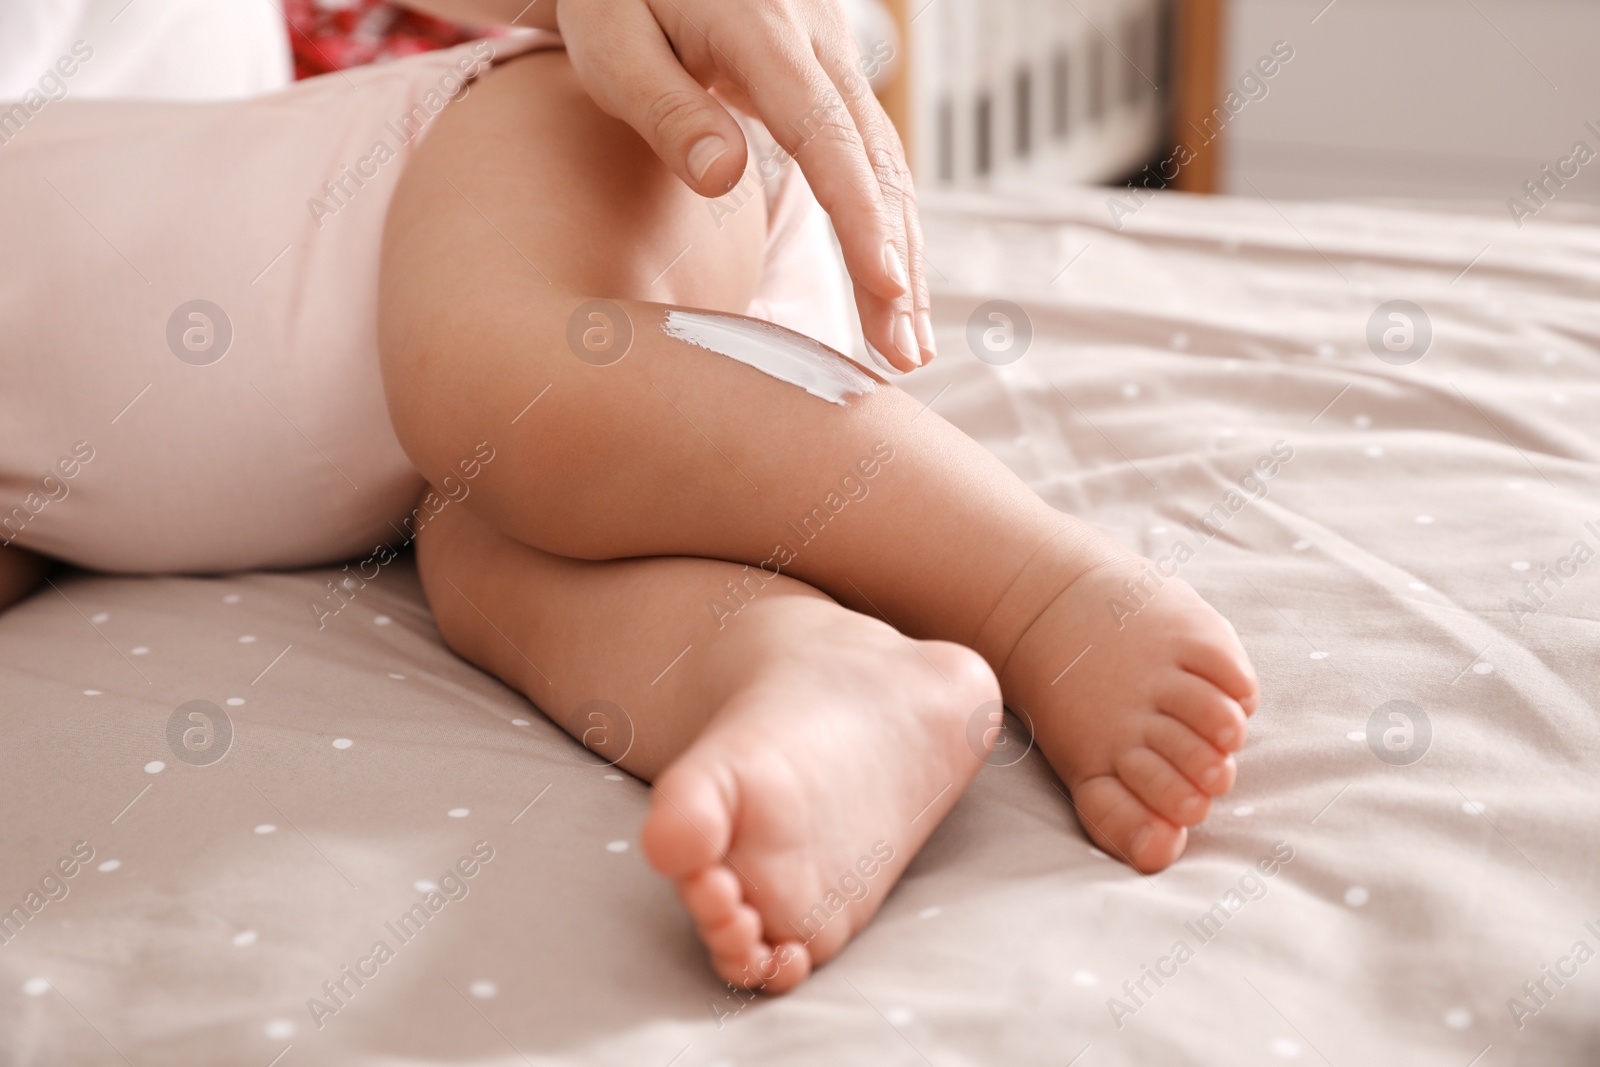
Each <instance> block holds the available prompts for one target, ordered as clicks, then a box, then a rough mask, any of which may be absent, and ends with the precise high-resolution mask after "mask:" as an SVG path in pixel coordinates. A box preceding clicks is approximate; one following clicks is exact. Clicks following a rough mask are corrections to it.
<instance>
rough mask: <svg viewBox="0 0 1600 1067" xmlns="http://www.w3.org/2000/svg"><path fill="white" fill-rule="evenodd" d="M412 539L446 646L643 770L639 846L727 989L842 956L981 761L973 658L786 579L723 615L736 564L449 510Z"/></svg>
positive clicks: (602, 751)
mask: <svg viewBox="0 0 1600 1067" xmlns="http://www.w3.org/2000/svg"><path fill="white" fill-rule="evenodd" d="M417 552H418V561H419V565H420V569H421V573H422V579H423V585H424V588H425V589H426V591H427V594H428V602H429V604H430V605H432V607H433V610H434V614H435V616H436V617H437V619H438V622H439V627H440V630H441V631H442V632H443V634H444V636H445V639H446V641H448V642H449V644H450V646H451V647H452V648H454V649H455V650H456V651H457V652H459V653H460V654H461V655H462V656H464V657H466V658H467V659H469V660H471V661H472V662H473V663H476V664H478V665H479V666H481V667H483V668H485V669H486V670H489V671H491V672H492V673H494V674H496V675H498V676H499V677H500V678H502V679H504V680H505V681H506V682H508V683H509V684H511V685H513V686H515V687H516V688H518V689H520V690H522V692H524V693H526V694H527V695H528V696H529V697H530V698H531V699H533V700H534V701H535V703H537V704H538V705H539V707H540V708H541V709H543V710H544V711H545V713H546V714H548V715H549V716H550V717H551V718H552V719H553V720H555V721H556V722H557V723H559V724H560V725H561V726H562V727H563V728H565V729H566V730H567V732H569V733H570V734H572V735H573V736H574V737H576V738H578V739H579V740H580V741H582V742H584V743H585V744H587V745H589V747H590V748H592V749H593V750H594V751H595V752H596V753H597V754H599V755H600V756H601V757H602V758H604V759H607V760H610V761H612V762H615V763H617V764H618V765H619V766H621V767H623V768H625V769H627V770H630V771H632V772H633V773H635V774H637V775H639V776H640V777H642V778H645V779H647V780H650V781H654V782H655V785H656V788H655V790H654V796H653V806H652V809H651V813H650V817H649V819H648V820H647V821H646V823H645V827H644V834H643V838H644V846H645V854H646V856H647V857H648V858H649V860H650V862H651V864H652V865H653V866H654V867H655V868H656V869H657V870H658V871H660V872H661V873H662V874H664V875H666V876H667V877H669V878H671V879H672V880H673V881H674V882H675V883H676V885H677V887H678V892H679V895H680V896H681V897H682V898H683V901H684V903H685V905H687V907H688V909H689V911H690V913H691V914H692V915H693V917H694V919H695V923H696V925H697V927H698V928H699V931H700V936H701V939H702V940H703V941H704V942H705V944H706V947H707V948H708V950H709V951H710V953H711V959H712V965H713V967H714V968H715V969H716V971H717V973H718V974H719V975H720V976H721V977H722V978H724V979H725V980H727V981H729V982H733V983H735V984H737V985H741V986H760V987H762V988H766V989H768V990H769V991H772V992H781V991H783V990H785V989H788V988H791V987H792V986H793V985H794V984H795V983H797V982H799V981H800V980H801V979H803V978H804V977H805V976H806V975H807V974H808V973H809V971H810V970H811V968H812V966H814V965H817V964H821V963H823V962H826V961H827V960H828V959H829V958H830V957H831V956H833V955H834V954H836V953H837V952H838V951H839V950H840V949H841V948H842V947H843V946H844V945H845V943H846V942H847V941H848V940H849V939H850V937H852V936H853V935H854V934H855V933H856V932H857V931H858V930H860V929H861V927H862V926H863V925H865V923H866V922H867V921H868V920H869V919H870V918H871V917H872V915H873V914H874V913H875V912H876V911H877V910H878V907H879V906H880V905H881V904H882V903H883V899H884V897H885V895H886V894H887V893H888V892H889V889H890V887H891V886H893V885H894V883H895V880H896V879H898V878H899V877H900V874H901V873H902V872H903V871H904V870H905V868H906V865H907V864H908V863H909V862H910V861H911V857H912V856H914V855H915V854H916V852H917V850H918V849H919V848H921V847H922V843H923V842H924V841H925V840H926V839H927V837H928V835H929V834H930V833H931V832H932V830H933V828H934V827H935V826H937V825H938V824H939V822H940V821H941V820H942V819H943V818H944V816H945V813H946V812H948V811H949V810H950V808H951V806H952V805H954V803H955V801H956V799H957V798H958V797H959V796H960V795H961V793H962V792H963V791H964V790H965V789H966V786H967V784H968V783H969V782H970V781H971V780H972V777H973V775H974V774H975V773H976V772H977V770H978V767H979V765H980V764H981V762H982V748H981V747H975V746H974V745H973V744H972V743H971V742H969V740H968V733H967V724H968V723H969V722H970V721H971V720H972V719H973V717H974V716H973V713H974V712H975V711H977V710H978V709H979V708H980V707H983V706H984V705H985V704H986V702H994V701H997V700H998V699H999V686H998V684H997V683H996V682H995V679H994V674H993V672H992V671H990V670H989V668H988V666H987V665H986V664H985V663H984V662H983V660H982V659H980V658H979V657H978V655H977V654H976V653H974V652H972V651H970V650H968V649H965V648H962V647H960V646H958V645H951V644H945V643H942V642H928V641H912V640H911V639H910V638H907V637H904V636H902V635H901V634H899V633H896V632H895V631H894V630H893V629H891V628H890V627H889V626H888V625H887V624H885V623H882V622H879V621H878V620H876V619H869V618H867V617H866V616H864V615H858V614H856V613H855V612H853V611H849V610H847V609H845V608H842V607H840V606H839V605H838V604H836V603H834V602H833V601H831V600H829V599H828V598H827V597H825V596H823V595H822V594H821V593H819V592H817V591H816V590H815V589H813V588H811V587H810V586H808V585H804V584H802V583H800V582H797V581H794V580H793V579H790V578H776V579H772V580H770V581H768V582H767V583H765V584H763V585H762V586H760V587H759V588H746V589H744V590H743V592H744V595H745V597H746V598H747V599H745V600H743V601H736V603H739V604H740V607H739V610H738V611H737V612H734V613H728V612H726V611H724V612H722V613H717V612H713V611H712V610H710V609H709V607H708V605H710V604H713V603H717V602H719V601H725V600H727V598H728V596H729V594H728V586H729V585H730V584H736V583H738V582H740V581H741V579H743V578H744V574H743V568H740V567H738V566H736V565H734V564H730V563H722V562H717V561H714V560H704V559H688V558H654V559H631V560H616V561H607V562H592V561H586V560H572V559H565V558H562V557H559V556H552V555H550V554H548V553H545V552H541V551H539V550H538V549H535V548H529V547H528V546H527V545H524V544H522V543H520V542H518V541H515V540H512V539H511V538H510V537H507V536H506V535H505V534H502V533H499V532H498V531H496V530H495V529H493V528H492V527H491V526H489V525H488V524H487V523H485V522H483V521H482V520H481V519H478V518H477V517H475V516H473V515H472V514H471V513H470V512H469V511H467V510H466V509H464V508H459V507H451V508H446V509H445V510H444V511H442V512H440V514H439V515H438V516H437V517H436V518H435V519H433V520H432V521H431V522H430V523H429V524H428V525H427V526H425V527H424V528H423V530H422V532H421V535H420V536H419V538H418V550H417ZM602 702H603V703H602ZM619 709H620V710H619Z"/></svg>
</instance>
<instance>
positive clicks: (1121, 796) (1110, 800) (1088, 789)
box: [1072, 774, 1189, 874]
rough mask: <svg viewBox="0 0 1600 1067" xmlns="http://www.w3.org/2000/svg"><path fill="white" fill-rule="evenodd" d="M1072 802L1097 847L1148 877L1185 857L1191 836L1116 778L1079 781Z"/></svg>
mask: <svg viewBox="0 0 1600 1067" xmlns="http://www.w3.org/2000/svg"><path fill="white" fill-rule="evenodd" d="M1072 801H1073V803H1074V805H1076V806H1077V809H1078V818H1079V820H1080V821H1081V822H1082V823H1083V827H1084V829H1085V830H1086V831H1087V832H1088V834H1089V836H1090V837H1092V838H1094V841H1095V843H1096V844H1097V845H1099V846H1100V847H1101V848H1103V849H1105V850H1106V851H1107V852H1109V853H1110V854H1111V855H1113V856H1115V857H1116V858H1118V859H1120V860H1122V861H1123V862H1124V863H1127V864H1129V865H1131V866H1133V867H1134V868H1136V869H1138V870H1140V871H1143V872H1144V873H1145V874H1152V873H1154V872H1156V871H1159V870H1161V869H1163V868H1165V867H1167V866H1169V865H1171V863H1172V862H1173V861H1174V860H1176V859H1177V858H1178V857H1179V856H1180V855H1182V854H1183V847H1184V844H1185V843H1186V842H1187V841H1188V834H1189V832H1188V831H1187V830H1185V829H1184V828H1183V827H1181V826H1174V825H1173V824H1172V823H1171V822H1169V821H1168V820H1166V819H1163V818H1162V817H1161V816H1159V815H1157V814H1156V813H1155V812H1153V811H1151V810H1150V809H1149V808H1148V807H1146V806H1145V804H1144V803H1143V802H1142V801H1141V800H1140V799H1139V798H1138V797H1136V796H1135V795H1134V794H1133V793H1132V792H1131V791H1130V790H1129V789H1128V787H1127V786H1126V785H1124V784H1123V783H1122V781H1121V780H1120V779H1119V778H1118V777H1117V776H1115V775H1110V774H1105V775H1099V776H1097V777H1094V778H1087V779H1084V780H1083V781H1080V782H1079V783H1078V784H1077V785H1075V786H1073V788H1072Z"/></svg>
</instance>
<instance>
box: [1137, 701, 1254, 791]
mask: <svg viewBox="0 0 1600 1067" xmlns="http://www.w3.org/2000/svg"><path fill="white" fill-rule="evenodd" d="M1144 740H1145V744H1147V745H1149V746H1150V748H1151V749H1152V750H1153V751H1154V752H1155V753H1156V755H1158V756H1161V757H1162V758H1164V759H1165V760H1166V761H1167V762H1168V763H1170V764H1172V765H1173V766H1174V767H1176V768H1177V769H1178V770H1179V772H1181V773H1182V774H1183V776H1184V777H1185V778H1187V779H1189V781H1190V782H1192V783H1193V784H1194V786H1195V787H1196V788H1197V789H1199V790H1200V791H1201V792H1202V793H1205V794H1207V795H1208V796H1213V797H1220V796H1222V795H1223V794H1224V793H1226V792H1227V791H1228V790H1230V789H1232V788H1233V780H1234V777H1235V775H1236V774H1237V773H1238V766H1237V764H1235V763H1234V761H1233V757H1232V756H1229V755H1227V754H1226V753H1223V752H1219V751H1217V749H1216V747H1215V746H1213V745H1211V744H1210V743H1209V742H1207V741H1206V739H1205V738H1203V737H1201V736H1200V735H1199V734H1197V733H1195V732H1194V731H1193V730H1191V729H1189V728H1188V727H1187V726H1185V725H1184V724H1183V723H1181V722H1179V721H1178V720H1177V719H1174V718H1171V717H1170V716H1167V715H1158V716H1155V717H1154V718H1152V719H1151V721H1150V724H1149V725H1148V726H1147V727H1146V728H1145V734H1144Z"/></svg>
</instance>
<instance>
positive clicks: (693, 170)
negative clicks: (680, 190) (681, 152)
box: [689, 133, 728, 185]
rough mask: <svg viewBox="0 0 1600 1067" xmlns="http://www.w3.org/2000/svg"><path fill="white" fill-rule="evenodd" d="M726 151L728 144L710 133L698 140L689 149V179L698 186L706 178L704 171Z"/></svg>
mask: <svg viewBox="0 0 1600 1067" xmlns="http://www.w3.org/2000/svg"><path fill="white" fill-rule="evenodd" d="M727 151H728V142H727V141H724V140H723V139H722V138H721V137H718V136H717V135H716V134H714V133H711V134H707V135H706V136H704V137H702V138H700V139H699V140H698V141H696V142H695V143H694V147H693V148H691V149H689V177H691V178H693V179H694V180H695V184H696V185H698V184H699V183H700V180H701V179H702V178H704V177H705V176H706V171H708V170H710V169H711V164H713V163H715V162H716V161H717V160H719V159H721V158H722V157H723V154H724V153H726V152H727Z"/></svg>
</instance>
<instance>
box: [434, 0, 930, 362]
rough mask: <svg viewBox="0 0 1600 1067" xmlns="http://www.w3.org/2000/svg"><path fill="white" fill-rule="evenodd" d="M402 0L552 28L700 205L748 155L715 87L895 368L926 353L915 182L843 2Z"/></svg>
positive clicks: (438, 10)
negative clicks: (794, 199) (817, 209)
mask: <svg viewBox="0 0 1600 1067" xmlns="http://www.w3.org/2000/svg"><path fill="white" fill-rule="evenodd" d="M406 2H407V3H408V4H409V6H412V7H415V8H418V9H422V10H426V11H429V12H432V13H434V14H440V15H444V16H446V17H455V18H458V19H463V20H468V21H496V22H500V23H501V24H505V23H507V22H513V21H514V22H515V23H516V24H518V25H523V26H544V27H550V26H551V25H552V24H554V26H555V27H556V28H559V29H560V31H561V34H562V36H563V37H564V38H565V39H566V44H567V54H568V55H569V56H570V57H571V59H572V65H573V68H574V69H575V70H576V71H577V74H578V77H579V79H580V80H581V81H582V82H583V86H584V88H585V89H587V90H588V92H589V95H590V96H592V97H593V98H594V100H595V103H597V104H599V105H600V107H601V108H602V109H604V110H605V111H606V112H608V113H609V114H612V115H615V116H616V117H617V118H619V119H621V120H622V121H624V122H626V123H627V124H628V125H630V126H632V127H633V128H634V129H635V130H637V131H638V132H639V135H640V136H641V137H643V138H644V139H645V140H646V141H647V142H649V144H650V147H651V148H653V149H654V150H655V153H656V155H658V156H660V157H661V159H662V161H663V162H665V163H666V165H667V166H668V167H670V168H672V170H673V172H674V173H676V174H677V175H678V176H679V177H680V178H682V179H683V180H684V181H685V182H686V183H688V185H689V187H690V188H691V189H694V190H696V191H697V192H699V193H700V194H701V195H703V196H721V195H722V194H723V193H725V192H727V191H728V190H729V189H731V188H732V187H733V185H734V184H735V183H737V182H738V181H739V178H740V176H741V175H743V173H744V168H745V163H746V160H747V155H748V146H747V145H746V144H745V139H744V134H743V133H742V132H741V131H740V129H739V124H738V123H737V122H735V121H734V119H733V116H732V115H730V114H729V113H728V112H727V110H726V109H725V108H724V107H723V106H722V104H721V103H719V102H718V100H717V98H716V97H714V96H712V95H711V93H710V92H709V91H708V89H711V88H715V89H716V90H717V91H718V94H719V95H721V96H723V97H725V98H726V99H730V100H734V101H737V102H738V103H739V106H741V107H743V106H745V104H746V103H748V105H749V110H751V111H752V112H753V113H754V114H756V115H757V116H759V117H760V118H761V120H762V121H763V122H765V123H766V125H767V128H768V129H769V130H771V131H772V135H773V137H775V138H776V139H777V141H778V143H779V145H780V146H782V148H783V149H784V151H786V152H788V153H789V154H790V155H792V156H793V157H794V158H795V159H796V160H797V161H798V162H799V164H800V169H801V170H802V171H804V173H805V176H806V179H807V181H809V182H810V184H811V188H812V190H813V191H814V192H815V193H816V195H817V200H818V201H819V202H820V203H821V204H822V207H823V209H824V210H825V211H827V213H828V214H829V216H830V217H832V219H833V226H834V230H835V231H836V232H837V233H838V235H839V243H840V245H841V246H842V247H843V249H844V258H845V265H846V266H847V267H848V268H849V270H850V275H851V278H852V279H853V280H854V282H855V291H856V304H857V306H858V307H859V308H860V311H861V325H862V329H863V331H864V332H865V335H866V338H867V341H868V342H869V343H870V344H871V345H872V346H873V347H874V348H876V349H877V350H878V351H879V352H881V353H882V354H883V355H884V356H886V357H887V358H888V359H889V361H890V362H891V363H893V364H894V366H896V367H898V368H899V369H901V370H911V369H913V368H915V367H917V366H920V365H921V364H922V363H925V362H927V360H929V359H931V358H932V357H933V354H934V353H933V322H932V319H930V318H929V316H928V290H927V285H926V283H925V281H924V279H923V271H922V229H921V225H920V223H919V222H918V219H917V204H916V195H915V193H914V191H913V190H912V187H911V173H910V171H909V169H908V168H907V166H906V160H905V152H904V150H903V148H902V147H901V144H900V137H899V135H898V134H897V133H896V132H895V129H894V126H893V125H892V124H891V123H890V122H889V117H888V116H887V115H885V114H884V111H883V108H882V107H881V106H880V105H879V104H878V100H877V97H875V96H873V94H872V90H871V88H870V87H868V85H867V79H866V78H865V77H864V76H863V75H862V73H861V57H860V56H859V54H858V53H857V51H856V45H855V41H854V39H853V38H852V37H851V35H850V28H849V26H848V25H847V23H846V19H845V15H844V12H843V10H842V9H841V8H840V6H839V2H838V0H559V3H558V0H535V2H534V3H531V4H527V5H526V6H525V7H524V6H523V0H406ZM517 9H520V10H517ZM494 16H498V17H494ZM486 17H487V18H486Z"/></svg>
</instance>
